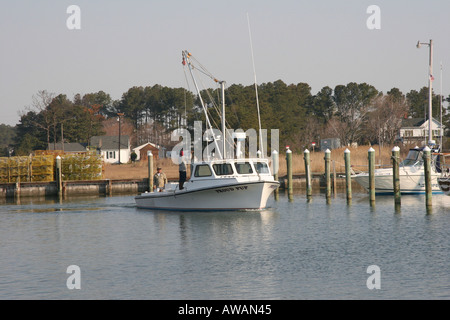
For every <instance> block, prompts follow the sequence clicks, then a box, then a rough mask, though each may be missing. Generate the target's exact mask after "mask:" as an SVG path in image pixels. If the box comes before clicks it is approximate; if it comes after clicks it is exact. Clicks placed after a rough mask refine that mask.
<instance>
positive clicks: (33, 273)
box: [0, 193, 450, 300]
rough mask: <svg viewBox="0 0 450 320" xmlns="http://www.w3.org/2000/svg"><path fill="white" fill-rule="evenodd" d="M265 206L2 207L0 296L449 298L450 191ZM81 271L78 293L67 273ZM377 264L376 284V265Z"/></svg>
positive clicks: (50, 202)
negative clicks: (428, 197) (374, 285)
mask: <svg viewBox="0 0 450 320" xmlns="http://www.w3.org/2000/svg"><path fill="white" fill-rule="evenodd" d="M270 205H271V208H269V209H267V210H264V211H262V212H162V211H151V210H140V209H137V208H135V204H134V198H133V196H132V195H128V196H113V197H92V198H86V197H84V198H69V199H65V200H62V201H59V200H57V199H21V201H20V203H17V202H15V201H13V200H11V201H3V203H1V204H0V299H161V300H163V299H183V300H184V299H205V300H207V299H227V300H228V299H450V197H448V196H447V197H446V196H444V195H434V197H433V212H432V214H427V212H426V210H425V199H424V197H423V196H403V197H402V206H401V210H400V211H396V210H395V208H394V200H393V198H392V197H389V196H383V197H381V196H380V197H377V200H376V205H375V207H370V205H369V201H368V196H367V195H366V194H364V193H358V194H354V199H353V202H352V205H350V206H348V205H347V203H346V199H345V195H344V194H338V195H337V197H336V198H332V200H331V204H327V203H326V200H325V198H324V196H323V194H316V195H314V197H313V200H312V201H311V202H308V201H307V200H306V197H305V196H304V195H303V194H296V195H294V198H293V201H289V200H288V198H287V197H286V196H284V195H282V194H281V195H280V198H279V200H278V201H273V200H271V201H270ZM71 265H77V266H79V268H80V274H81V277H80V279H79V280H80V281H79V283H81V289H73V290H69V289H68V287H67V285H66V281H67V279H68V278H69V276H71V274H69V273H67V268H68V267H69V266H71ZM371 265H376V266H378V267H379V269H380V273H379V275H380V277H379V279H380V285H381V287H380V289H373V290H369V289H368V287H367V285H366V282H367V280H368V278H369V277H370V276H371V274H369V273H367V268H368V267H369V266H371Z"/></svg>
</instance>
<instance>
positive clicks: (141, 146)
mask: <svg viewBox="0 0 450 320" xmlns="http://www.w3.org/2000/svg"><path fill="white" fill-rule="evenodd" d="M146 146H152V147H153V148H155V149H159V146H157V145H156V144H154V143H151V142H147V143H144V144H142V145H140V146H138V147H136V148H133V150H134V151H139V150H141V149H142V148H145V147H146Z"/></svg>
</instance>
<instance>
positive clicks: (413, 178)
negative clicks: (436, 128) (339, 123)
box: [352, 147, 442, 194]
mask: <svg viewBox="0 0 450 320" xmlns="http://www.w3.org/2000/svg"><path fill="white" fill-rule="evenodd" d="M422 156H423V148H418V147H417V148H414V149H410V150H409V153H408V156H407V157H406V159H405V160H404V161H402V163H401V164H400V167H399V175H400V192H401V193H403V194H417V193H425V173H424V167H423V159H422ZM437 157H438V154H433V157H432V158H433V164H436V161H437ZM439 177H441V173H440V170H439V169H438V168H437V166H436V165H432V170H431V186H432V192H433V193H442V190H441V189H440V188H439V183H438V178H439ZM352 178H353V179H354V180H355V181H356V182H357V183H358V184H360V185H361V186H362V187H364V188H365V189H366V190H369V174H368V173H367V172H363V173H359V174H355V175H353V176H352ZM393 192H394V184H393V172H392V168H383V169H376V170H375V193H377V194H392V193H393Z"/></svg>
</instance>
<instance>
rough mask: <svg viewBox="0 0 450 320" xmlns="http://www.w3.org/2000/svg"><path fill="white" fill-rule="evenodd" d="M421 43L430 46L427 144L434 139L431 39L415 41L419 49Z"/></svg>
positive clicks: (430, 143)
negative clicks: (432, 128)
mask: <svg viewBox="0 0 450 320" xmlns="http://www.w3.org/2000/svg"><path fill="white" fill-rule="evenodd" d="M422 45H427V46H428V47H429V48H430V58H429V59H430V62H429V66H430V71H429V74H428V144H429V145H430V146H431V145H434V144H435V141H434V140H433V131H432V130H431V122H432V119H433V115H432V101H433V92H432V90H433V89H432V84H433V80H434V78H433V40H431V39H430V42H420V40H419V41H417V48H418V49H419V48H420V47H421V46H422Z"/></svg>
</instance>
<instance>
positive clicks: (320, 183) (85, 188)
mask: <svg viewBox="0 0 450 320" xmlns="http://www.w3.org/2000/svg"><path fill="white" fill-rule="evenodd" d="M168 180H169V182H177V181H178V180H177V179H173V178H168ZM278 181H280V187H279V189H280V190H285V189H286V185H287V177H286V176H284V177H280V178H279V179H278ZM311 182H312V187H313V188H314V189H323V188H325V187H326V182H325V178H324V176H323V174H315V175H314V176H313V178H312V180H311ZM293 188H294V189H295V190H306V179H305V177H304V176H295V177H294V178H293ZM352 188H354V189H355V190H358V189H360V190H364V189H363V188H362V187H361V186H359V185H358V184H357V183H356V182H352ZM336 189H338V190H340V189H345V178H342V177H337V178H336ZM146 191H148V178H144V179H115V180H114V179H103V180H91V181H63V182H62V190H61V192H58V186H57V183H56V182H55V181H50V182H20V183H19V182H12V183H2V184H0V198H1V199H10V198H18V197H31V198H32V197H43V196H58V195H61V196H66V195H67V196H78V195H80V196H82V195H86V196H87V195H89V196H112V195H115V194H139V193H143V192H146Z"/></svg>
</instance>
